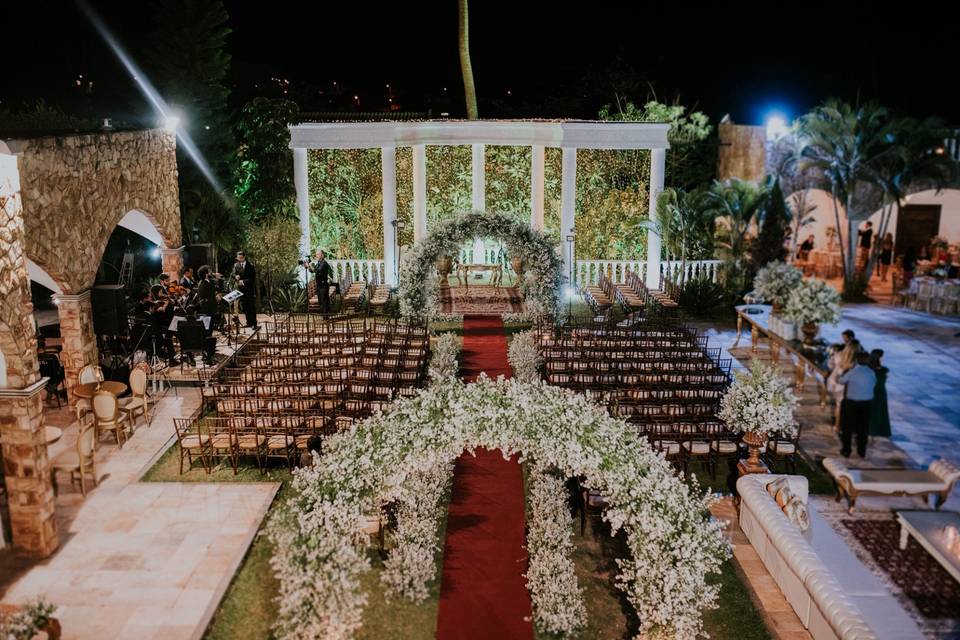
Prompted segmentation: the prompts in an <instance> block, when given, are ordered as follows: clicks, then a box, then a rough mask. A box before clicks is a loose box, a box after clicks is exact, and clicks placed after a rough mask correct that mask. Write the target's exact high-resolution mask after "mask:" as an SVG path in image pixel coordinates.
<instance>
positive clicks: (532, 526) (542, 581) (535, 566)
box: [526, 469, 587, 636]
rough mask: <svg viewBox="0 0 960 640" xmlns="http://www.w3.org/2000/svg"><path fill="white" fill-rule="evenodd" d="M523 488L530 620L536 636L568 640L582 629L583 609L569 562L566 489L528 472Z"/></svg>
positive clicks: (547, 475) (549, 476)
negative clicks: (544, 634) (543, 634)
mask: <svg viewBox="0 0 960 640" xmlns="http://www.w3.org/2000/svg"><path fill="white" fill-rule="evenodd" d="M528 487H529V495H528V496H527V505H528V507H529V511H530V517H529V521H528V526H527V551H528V552H529V566H528V568H527V573H526V578H527V588H528V589H529V590H530V599H531V601H532V603H533V617H534V620H535V621H536V624H537V627H538V628H539V629H540V630H542V631H546V632H548V633H553V634H557V635H560V636H568V635H571V634H573V633H574V632H575V631H576V630H577V629H579V628H580V627H582V626H583V625H584V623H585V622H586V619H587V609H586V607H585V606H584V604H583V589H581V588H580V586H579V585H578V584H577V572H576V567H575V565H574V563H573V560H572V558H573V541H572V540H571V528H570V507H569V505H568V504H567V487H566V485H565V483H564V481H563V479H562V478H560V477H558V476H557V475H556V474H554V473H551V472H550V471H548V470H546V469H533V470H532V473H531V474H530V479H529V483H528Z"/></svg>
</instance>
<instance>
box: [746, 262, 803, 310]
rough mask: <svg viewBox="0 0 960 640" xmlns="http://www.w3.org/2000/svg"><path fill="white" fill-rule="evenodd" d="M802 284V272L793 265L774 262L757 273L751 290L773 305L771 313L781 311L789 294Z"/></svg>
mask: <svg viewBox="0 0 960 640" xmlns="http://www.w3.org/2000/svg"><path fill="white" fill-rule="evenodd" d="M801 282H803V272H802V271H800V269H797V268H796V267H794V266H793V265H790V264H784V263H783V262H780V261H779V260H778V261H775V262H771V263H769V264H767V265H766V266H765V267H763V268H761V269H760V270H759V271H757V276H756V278H754V280H753V289H754V291H756V292H757V293H759V294H760V295H761V296H763V299H764V300H769V301H770V303H771V304H772V305H773V313H777V312H779V311H780V310H782V309H783V305H784V304H785V303H786V301H787V297H788V296H789V295H790V292H791V291H793V290H794V289H795V288H796V287H797V285H799V284H800V283H801Z"/></svg>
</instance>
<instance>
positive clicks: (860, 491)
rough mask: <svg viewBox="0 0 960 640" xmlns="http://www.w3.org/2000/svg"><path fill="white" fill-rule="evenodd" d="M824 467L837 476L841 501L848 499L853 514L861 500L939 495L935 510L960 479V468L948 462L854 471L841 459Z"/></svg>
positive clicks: (927, 498)
mask: <svg viewBox="0 0 960 640" xmlns="http://www.w3.org/2000/svg"><path fill="white" fill-rule="evenodd" d="M823 466H824V468H825V469H826V470H827V473H829V474H830V475H831V477H833V482H834V484H835V485H836V487H837V501H840V500H841V499H842V498H846V499H847V503H848V504H849V509H848V511H849V512H850V513H853V510H854V508H855V507H856V504H857V497H859V496H861V495H872V496H923V499H924V500H927V501H928V500H929V495H930V494H931V493H935V494H937V501H936V504H935V507H936V508H937V509H939V508H940V507H941V506H942V505H943V503H944V502H946V501H947V497H948V496H949V495H950V491H951V490H953V486H954V485H955V484H956V482H957V480H960V467H957V466H956V465H954V464H953V463H951V462H950V461H948V460H943V459H940V460H935V461H934V462H932V463H930V467H929V468H927V469H926V470H924V469H855V468H854V469H852V468H850V467H848V466H847V464H846V462H845V461H844V460H842V459H840V458H825V459H824V460H823Z"/></svg>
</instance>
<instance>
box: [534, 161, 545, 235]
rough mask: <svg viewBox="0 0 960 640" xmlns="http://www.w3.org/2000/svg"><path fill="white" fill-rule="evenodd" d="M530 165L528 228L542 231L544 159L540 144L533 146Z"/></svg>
mask: <svg viewBox="0 0 960 640" xmlns="http://www.w3.org/2000/svg"><path fill="white" fill-rule="evenodd" d="M532 151H533V152H532V154H531V164H530V226H531V227H533V228H534V229H536V230H537V231H543V208H544V196H543V185H544V174H545V169H544V160H545V157H546V153H545V150H544V148H543V145H542V144H535V145H533V150H532Z"/></svg>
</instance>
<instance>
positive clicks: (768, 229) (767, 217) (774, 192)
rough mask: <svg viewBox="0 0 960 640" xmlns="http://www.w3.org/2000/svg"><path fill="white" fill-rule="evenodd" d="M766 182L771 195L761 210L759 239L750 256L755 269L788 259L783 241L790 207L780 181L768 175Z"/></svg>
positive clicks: (787, 226)
mask: <svg viewBox="0 0 960 640" xmlns="http://www.w3.org/2000/svg"><path fill="white" fill-rule="evenodd" d="M766 184H767V186H768V187H769V189H770V197H769V198H767V201H766V203H765V205H764V207H763V208H762V209H761V210H760V215H759V221H758V226H759V228H760V231H759V233H758V234H757V241H756V242H755V243H754V245H753V251H752V252H751V255H750V258H751V262H752V263H753V268H754V269H759V268H760V267H763V266H764V265H766V264H768V263H770V262H776V261H782V260H784V259H786V254H787V249H786V247H784V246H783V241H784V239H785V238H786V235H787V229H788V228H789V227H790V217H791V216H790V207H788V206H787V201H786V198H784V196H783V191H782V190H781V188H780V181H779V180H777V179H776V177H774V176H768V177H767V180H766Z"/></svg>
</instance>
